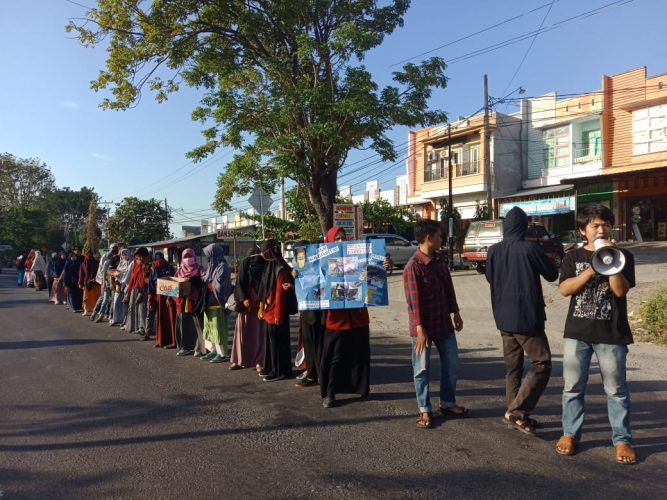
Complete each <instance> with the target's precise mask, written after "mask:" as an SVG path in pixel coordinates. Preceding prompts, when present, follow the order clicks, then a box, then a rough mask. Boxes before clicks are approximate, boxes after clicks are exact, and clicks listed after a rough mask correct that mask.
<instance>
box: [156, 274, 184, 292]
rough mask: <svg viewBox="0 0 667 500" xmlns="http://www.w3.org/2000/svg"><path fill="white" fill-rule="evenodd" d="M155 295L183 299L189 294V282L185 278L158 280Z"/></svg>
mask: <svg viewBox="0 0 667 500" xmlns="http://www.w3.org/2000/svg"><path fill="white" fill-rule="evenodd" d="M157 293H158V295H168V296H169V297H185V296H186V295H189V294H190V281H189V280H188V279H187V278H174V277H167V278H158V280H157Z"/></svg>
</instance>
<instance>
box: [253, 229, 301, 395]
mask: <svg viewBox="0 0 667 500" xmlns="http://www.w3.org/2000/svg"><path fill="white" fill-rule="evenodd" d="M262 258H264V259H265V260H266V267H265V269H264V274H263V275H262V283H261V284H260V286H259V291H258V298H259V301H260V307H259V313H258V314H259V316H260V318H261V319H263V320H264V321H265V322H266V333H267V335H266V338H267V344H266V355H265V356H264V371H265V372H266V376H265V378H264V381H265V382H274V381H276V380H283V379H285V378H289V377H291V376H292V353H291V349H290V325H289V316H290V311H289V304H290V302H292V303H294V302H296V298H295V297H292V295H294V278H293V277H292V273H291V269H290V267H289V266H288V265H287V262H285V260H284V259H283V256H282V254H281V252H280V244H279V243H278V242H277V241H275V240H267V241H265V242H264V244H263V245H262Z"/></svg>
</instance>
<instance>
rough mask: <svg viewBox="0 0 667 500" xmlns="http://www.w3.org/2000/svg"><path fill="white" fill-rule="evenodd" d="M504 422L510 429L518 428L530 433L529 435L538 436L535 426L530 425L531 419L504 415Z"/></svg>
mask: <svg viewBox="0 0 667 500" xmlns="http://www.w3.org/2000/svg"><path fill="white" fill-rule="evenodd" d="M503 423H505V424H507V427H509V428H510V429H516V430H517V431H520V432H523V433H524V434H528V435H529V436H537V432H536V431H535V427H533V426H532V425H530V422H529V421H526V420H523V419H521V418H519V417H515V416H514V415H512V416H510V418H507V417H505V416H503Z"/></svg>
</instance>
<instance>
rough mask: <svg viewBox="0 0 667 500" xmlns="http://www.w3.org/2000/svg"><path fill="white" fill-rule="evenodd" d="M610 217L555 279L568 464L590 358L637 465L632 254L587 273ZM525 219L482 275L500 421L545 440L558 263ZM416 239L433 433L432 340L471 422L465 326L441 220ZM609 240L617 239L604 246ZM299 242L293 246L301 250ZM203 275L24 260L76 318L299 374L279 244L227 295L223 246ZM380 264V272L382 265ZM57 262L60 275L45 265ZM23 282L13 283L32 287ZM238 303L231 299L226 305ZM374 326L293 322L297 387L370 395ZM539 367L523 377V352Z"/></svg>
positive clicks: (413, 290) (589, 215)
mask: <svg viewBox="0 0 667 500" xmlns="http://www.w3.org/2000/svg"><path fill="white" fill-rule="evenodd" d="M613 223H614V216H613V213H612V212H611V211H610V210H609V209H608V208H606V207H604V206H602V205H592V206H589V207H586V208H584V209H583V210H582V211H581V212H580V213H579V215H578V216H577V226H578V229H579V231H580V232H581V234H582V235H583V236H584V237H585V238H586V240H587V243H586V245H585V246H584V247H582V248H579V249H576V250H573V251H570V252H568V253H567V254H566V256H565V259H564V260H563V263H562V267H561V270H560V282H559V289H560V292H561V294H562V295H563V296H566V297H571V301H570V308H569V312H568V317H567V321H566V325H565V349H564V354H563V365H564V379H565V387H564V390H563V401H562V405H563V417H562V422H563V430H564V435H563V436H562V437H561V439H560V440H559V441H558V443H557V445H556V450H557V452H558V453H560V454H562V455H568V456H569V455H573V454H574V453H575V452H576V449H577V445H578V443H579V441H580V440H581V436H582V426H583V421H584V397H585V392H586V383H587V380H588V376H589V368H590V362H591V358H592V355H593V353H595V354H596V356H597V358H598V362H599V365H600V370H601V372H602V377H603V382H604V389H605V392H606V393H607V399H608V413H609V420H610V423H611V426H612V430H613V434H612V442H613V444H614V446H615V449H616V454H615V459H616V461H617V462H618V463H620V464H633V463H636V455H635V452H634V450H633V449H632V446H631V443H632V436H631V432H630V395H629V391H628V388H627V382H626V357H627V352H628V349H627V345H628V344H631V343H632V334H631V331H630V327H629V324H628V320H627V304H626V298H625V297H626V295H627V293H628V291H629V289H630V288H631V287H633V286H634V285H635V278H634V259H633V257H632V254H631V253H630V252H628V251H627V250H622V251H623V253H624V254H625V255H626V261H627V264H626V266H625V268H624V269H623V272H622V273H620V274H617V275H613V276H601V275H598V274H596V273H595V272H594V271H593V269H592V267H591V265H590V262H591V258H592V255H593V251H594V247H593V241H594V240H595V239H598V238H602V239H605V240H609V236H610V231H611V227H612V226H613ZM527 228H528V218H527V216H526V214H525V213H524V212H523V211H522V210H521V209H520V208H518V207H514V208H513V209H512V210H510V211H509V212H508V214H507V216H506V218H505V221H504V228H503V231H504V238H503V241H502V242H501V243H498V244H496V245H494V246H492V247H491V248H490V249H489V252H488V259H487V272H486V278H487V281H488V282H489V284H490V287H491V304H492V309H493V315H494V319H495V322H496V326H497V328H498V330H499V331H500V333H501V338H502V347H503V355H504V360H505V367H506V373H505V379H506V397H507V409H506V412H505V414H504V415H503V417H502V421H503V422H504V423H505V424H506V425H507V426H509V427H511V428H512V429H516V430H519V431H521V432H524V433H526V434H529V435H537V431H536V428H537V427H538V426H539V423H538V422H537V421H536V420H535V419H534V418H533V417H532V416H531V415H532V413H533V411H534V410H535V408H536V406H537V403H538V401H539V399H540V396H541V395H542V392H543V391H544V389H545V388H546V386H547V384H548V381H549V378H550V374H551V351H550V348H549V343H548V340H547V337H546V334H545V322H546V315H545V302H544V298H543V294H542V287H541V283H540V277H544V278H545V279H546V280H548V281H555V280H556V279H558V277H559V271H558V269H557V268H556V266H555V264H554V263H553V262H552V261H550V260H549V259H548V258H547V257H546V255H545V254H544V253H543V252H542V251H541V250H540V249H539V247H538V246H537V245H536V244H535V243H533V242H529V241H526V240H525V234H526V231H527ZM415 237H416V239H417V241H418V243H419V249H418V250H417V251H416V252H415V254H414V256H413V257H412V258H411V259H410V260H409V261H408V263H407V264H406V266H405V269H404V273H403V278H404V291H405V297H406V303H407V308H408V318H409V333H410V336H411V337H412V347H413V348H412V366H413V377H414V385H415V393H416V398H417V405H418V409H419V418H418V420H417V426H418V427H419V428H424V429H427V428H431V427H432V407H431V403H430V398H429V381H430V353H431V348H432V346H433V345H435V346H436V348H437V350H438V352H439V355H440V360H441V362H440V369H441V374H440V391H439V396H440V398H439V399H440V404H439V405H438V411H439V412H440V413H441V414H443V415H444V416H446V417H450V418H459V417H468V416H470V414H471V413H470V410H469V409H468V408H466V407H464V406H461V405H459V404H458V402H457V400H456V386H457V382H458V377H459V374H458V372H459V354H458V344H457V340H456V332H460V331H461V330H462V329H463V320H462V318H461V315H460V310H459V305H458V303H457V299H456V293H455V290H454V285H453V281H452V277H451V274H450V272H449V269H448V263H447V257H446V254H445V253H443V252H441V251H440V248H441V246H442V233H441V226H440V224H439V223H438V222H437V221H434V220H422V221H419V222H417V224H416V227H415ZM345 239H346V236H345V231H344V230H343V229H342V228H339V227H333V228H332V229H330V230H329V231H328V232H327V233H326V235H325V239H324V241H325V243H333V242H337V241H344V240H345ZM608 243H610V244H613V242H608ZM307 244H308V242H305V241H301V242H297V243H295V244H294V249H295V250H296V249H298V248H300V247H302V246H305V245H307ZM204 254H205V256H206V257H207V258H208V260H209V267H208V269H205V268H203V267H202V266H200V265H199V264H198V263H197V260H196V258H195V253H194V251H193V250H192V249H185V250H184V251H183V253H182V258H181V261H180V265H179V266H178V269H177V270H175V269H174V268H173V267H172V266H171V264H169V263H168V262H167V261H166V260H165V259H164V256H163V255H162V254H161V253H160V252H156V253H155V254H154V255H153V258H152V262H149V253H148V251H147V249H146V248H139V249H137V250H135V251H134V255H133V257H132V256H131V255H130V251H129V249H127V248H125V249H119V248H118V247H116V246H114V247H112V248H111V250H110V252H109V253H108V254H106V255H105V256H104V257H103V258H102V259H101V261H100V262H97V260H96V259H95V258H94V257H93V255H92V253H90V252H88V253H87V254H86V256H85V258H83V257H81V256H80V255H79V253H78V250H77V249H74V250H73V251H72V252H70V254H69V255H66V254H65V253H64V252H61V253H60V255H58V256H57V258H54V259H53V261H52V262H51V263H50V264H49V265H46V263H45V262H44V263H42V262H40V261H39V259H40V257H41V256H40V254H39V252H34V253H33V252H31V254H29V255H28V259H26V261H25V262H24V263H23V268H24V269H29V270H30V271H31V274H32V275H33V276H32V280H33V282H35V283H37V282H39V284H35V287H36V289H39V288H37V287H38V286H39V287H40V288H41V287H42V285H43V284H44V283H42V282H41V281H43V280H41V278H40V276H39V272H40V271H42V273H43V269H45V268H48V273H47V274H48V276H49V279H50V280H51V279H52V280H53V283H52V286H51V292H50V293H51V299H52V300H53V301H54V303H56V304H61V303H63V302H64V298H66V302H67V307H68V308H69V309H70V310H72V311H73V312H82V313H83V314H84V315H90V318H91V320H95V321H103V320H107V321H108V322H109V324H110V325H111V326H120V327H121V328H122V329H125V330H126V331H127V332H130V333H137V334H139V335H140V338H141V339H142V340H149V339H150V338H151V337H152V336H153V335H154V336H155V347H161V348H167V349H168V348H178V352H177V354H178V355H179V356H190V355H192V356H194V357H198V358H201V359H203V360H207V361H210V362H212V363H220V362H224V361H227V360H229V361H230V365H229V369H230V370H239V369H243V368H252V369H254V370H256V371H257V373H258V374H259V375H260V377H262V378H263V380H264V381H266V382H273V381H278V380H283V379H286V378H290V377H292V350H291V335H290V316H291V315H294V314H297V312H298V310H297V301H296V296H295V291H294V277H295V276H296V272H295V271H294V270H292V269H291V268H290V267H289V265H288V264H287V263H286V262H285V260H284V259H283V256H282V253H281V251H280V245H279V243H278V242H277V241H275V240H267V241H264V242H262V244H261V247H260V246H258V247H257V248H256V249H255V250H254V253H252V254H251V255H249V256H248V257H247V258H245V259H244V260H243V261H242V263H241V265H240V268H239V269H238V273H237V277H236V284H235V286H232V283H231V277H230V271H229V268H228V266H227V262H226V260H225V257H224V249H223V247H222V246H221V245H218V244H211V245H209V246H207V247H206V248H204ZM385 265H386V263H385ZM52 267H53V271H52V270H51V268H52ZM166 276H176V277H178V278H182V279H186V280H188V281H189V282H190V289H189V292H188V294H187V296H184V297H176V298H172V297H168V296H165V295H160V294H158V293H157V290H156V285H157V280H158V279H159V278H162V277H166ZM29 279H30V278H25V277H23V276H21V274H19V283H21V282H26V280H29ZM230 296H231V297H233V300H232V301H231V303H229V300H228V299H229V298H230ZM228 308H231V309H233V310H234V311H235V312H236V323H235V327H234V336H233V341H232V347H231V356H230V357H228V346H227V344H228V337H227V331H228V324H227V320H228V313H227V309H228ZM369 325H370V319H369V315H368V310H367V309H366V308H358V309H340V310H329V311H302V312H300V313H299V335H298V338H299V347H303V360H300V361H299V364H300V366H304V367H305V368H306V369H305V370H304V371H303V373H302V374H301V376H300V377H299V380H298V381H297V383H296V384H295V385H296V387H299V388H303V387H310V386H319V388H320V396H321V398H322V404H323V406H324V407H325V408H331V407H333V406H336V404H337V400H336V396H337V395H338V394H342V393H352V394H357V395H358V396H359V398H360V400H368V399H369V397H370V330H369ZM525 354H527V355H528V356H529V357H530V358H531V361H532V366H531V369H530V371H529V372H528V373H527V374H524V368H523V365H524V355H525Z"/></svg>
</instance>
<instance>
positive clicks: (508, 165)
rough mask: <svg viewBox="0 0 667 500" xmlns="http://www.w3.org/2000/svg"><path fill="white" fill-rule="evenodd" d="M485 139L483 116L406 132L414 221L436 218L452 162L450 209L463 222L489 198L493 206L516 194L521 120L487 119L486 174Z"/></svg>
mask: <svg viewBox="0 0 667 500" xmlns="http://www.w3.org/2000/svg"><path fill="white" fill-rule="evenodd" d="M484 133H485V127H484V116H483V115H482V114H477V115H474V116H471V117H469V118H461V119H459V120H457V121H455V122H453V123H451V126H450V125H444V126H438V127H428V128H424V129H421V130H415V131H409V132H408V148H409V149H408V156H407V159H406V164H407V165H406V167H407V185H408V203H409V204H410V205H412V206H414V207H415V211H416V212H417V213H418V215H420V216H421V217H423V218H432V219H435V218H438V217H437V213H438V211H439V209H440V202H441V200H442V199H446V198H447V197H448V195H449V170H450V160H451V170H452V179H451V181H452V200H453V205H454V207H455V208H456V209H458V211H459V213H460V214H461V218H462V219H463V220H464V221H465V220H469V219H472V218H474V217H475V214H476V212H477V210H478V208H479V207H481V206H483V205H485V204H486V203H487V200H488V199H489V198H491V200H493V199H495V198H496V197H499V196H503V195H506V194H508V193H512V192H515V191H517V190H518V189H519V188H520V186H521V178H522V176H521V172H522V156H521V139H520V133H521V119H520V117H519V116H515V115H506V114H502V113H491V114H490V116H489V126H488V134H489V141H488V144H489V146H488V150H489V151H488V154H489V160H490V161H489V164H490V168H489V171H488V172H485V168H484V160H485V155H486V151H485V149H486V148H485V147H484V140H485V135H484ZM450 151H451V157H450ZM487 176H490V179H489V177H487ZM489 191H490V192H489ZM492 203H493V201H492Z"/></svg>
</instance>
